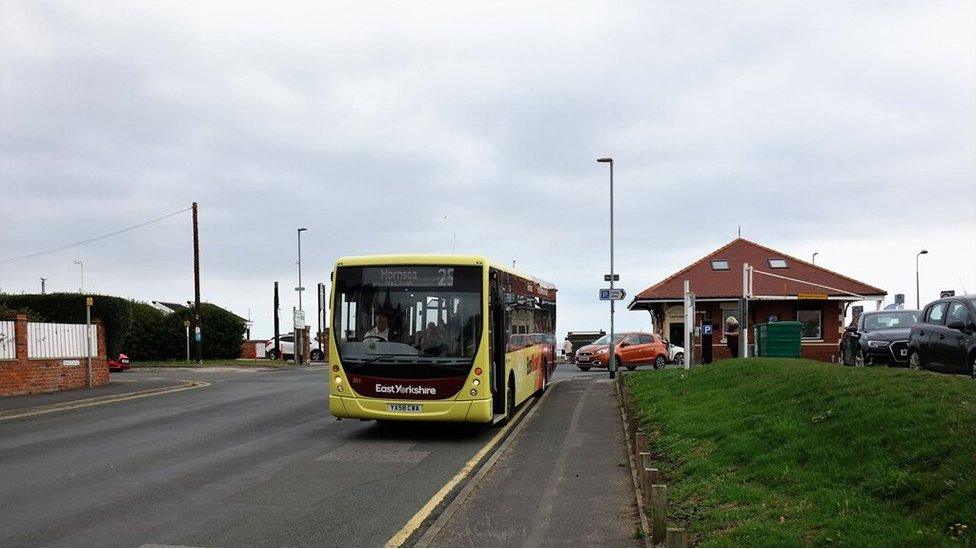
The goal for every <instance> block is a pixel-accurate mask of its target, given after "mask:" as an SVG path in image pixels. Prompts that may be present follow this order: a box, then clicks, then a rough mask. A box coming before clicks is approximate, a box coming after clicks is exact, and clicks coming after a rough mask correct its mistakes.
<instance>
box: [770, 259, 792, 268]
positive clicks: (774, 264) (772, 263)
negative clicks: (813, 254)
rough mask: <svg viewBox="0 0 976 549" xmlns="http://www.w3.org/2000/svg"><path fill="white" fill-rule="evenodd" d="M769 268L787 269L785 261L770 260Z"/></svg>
mask: <svg viewBox="0 0 976 549" xmlns="http://www.w3.org/2000/svg"><path fill="white" fill-rule="evenodd" d="M769 268H771V269H788V268H789V265H788V264H787V263H786V260H785V259H770V260H769Z"/></svg>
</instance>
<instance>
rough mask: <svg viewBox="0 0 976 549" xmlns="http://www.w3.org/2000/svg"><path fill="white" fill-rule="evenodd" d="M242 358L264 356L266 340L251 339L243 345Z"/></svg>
mask: <svg viewBox="0 0 976 549" xmlns="http://www.w3.org/2000/svg"><path fill="white" fill-rule="evenodd" d="M241 358H250V359H252V360H253V359H256V358H264V340H263V339H249V340H247V341H245V342H244V344H243V345H241Z"/></svg>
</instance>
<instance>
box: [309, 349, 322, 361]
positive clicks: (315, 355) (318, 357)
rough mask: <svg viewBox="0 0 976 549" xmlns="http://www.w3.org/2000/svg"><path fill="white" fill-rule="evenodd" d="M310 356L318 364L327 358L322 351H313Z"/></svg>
mask: <svg viewBox="0 0 976 549" xmlns="http://www.w3.org/2000/svg"><path fill="white" fill-rule="evenodd" d="M308 356H309V358H311V359H312V360H314V361H316V362H318V361H320V360H322V359H323V358H324V357H325V353H323V352H322V351H320V350H318V349H312V352H311V353H309V354H308Z"/></svg>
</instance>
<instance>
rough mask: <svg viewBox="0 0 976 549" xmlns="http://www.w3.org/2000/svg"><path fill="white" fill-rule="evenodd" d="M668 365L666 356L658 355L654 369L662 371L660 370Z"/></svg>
mask: <svg viewBox="0 0 976 549" xmlns="http://www.w3.org/2000/svg"><path fill="white" fill-rule="evenodd" d="M666 364H667V361H666V360H664V355H658V357H657V358H655V359H654V369H655V370H660V369H662V368H664V366H665V365H666Z"/></svg>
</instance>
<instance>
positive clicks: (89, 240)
mask: <svg viewBox="0 0 976 549" xmlns="http://www.w3.org/2000/svg"><path fill="white" fill-rule="evenodd" d="M192 209H193V208H192V207H190V208H184V209H182V210H180V211H178V212H173V213H171V214H166V215H164V216H162V217H157V218H156V219H150V220H149V221H143V222H142V223H139V224H136V225H133V226H131V227H126V228H124V229H119V230H117V231H112V232H110V233H106V234H103V235H99V236H95V237H92V238H87V239H85V240H81V241H78V242H73V243H71V244H65V245H64V246H58V247H57V248H50V249H47V250H42V251H39V252H34V253H32V254H27V255H21V256H18V257H11V258H7V259H3V260H0V265H9V264H11V263H17V262H18V261H24V260H27V259H33V258H35V257H40V256H43V255H48V254H53V253H55V252H61V251H64V250H68V249H71V248H75V247H77V246H82V245H85V244H91V243H92V242H97V241H99V240H104V239H106V238H109V237H112V236H116V235H120V234H122V233H125V232H128V231H132V230H135V229H139V228H141V227H145V226H146V225H151V224H153V223H157V222H159V221H163V220H164V219H169V218H171V217H174V216H177V215H180V214H181V213H184V212H188V211H190V210H192Z"/></svg>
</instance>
